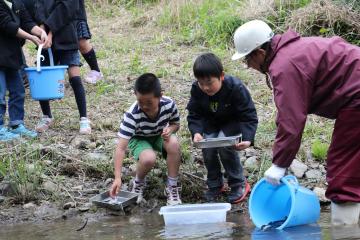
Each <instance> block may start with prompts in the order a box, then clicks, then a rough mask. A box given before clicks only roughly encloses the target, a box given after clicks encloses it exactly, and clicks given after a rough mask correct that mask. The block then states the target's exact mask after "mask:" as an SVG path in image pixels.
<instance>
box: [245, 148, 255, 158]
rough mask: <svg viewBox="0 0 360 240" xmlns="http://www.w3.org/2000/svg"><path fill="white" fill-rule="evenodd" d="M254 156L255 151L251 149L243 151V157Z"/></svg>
mask: <svg viewBox="0 0 360 240" xmlns="http://www.w3.org/2000/svg"><path fill="white" fill-rule="evenodd" d="M256 155H257V152H256V150H255V149H253V148H246V149H245V156H246V157H247V158H249V157H253V156H256Z"/></svg>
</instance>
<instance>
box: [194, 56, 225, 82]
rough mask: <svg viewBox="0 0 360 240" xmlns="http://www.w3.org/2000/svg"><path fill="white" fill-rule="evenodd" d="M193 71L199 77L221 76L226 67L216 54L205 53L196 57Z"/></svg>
mask: <svg viewBox="0 0 360 240" xmlns="http://www.w3.org/2000/svg"><path fill="white" fill-rule="evenodd" d="M193 71H194V75H195V77H196V78H197V79H203V78H209V77H217V78H220V76H221V74H222V73H223V71H224V67H223V65H222V63H221V61H220V59H219V58H218V57H217V56H216V55H215V54H213V53H205V54H201V55H200V56H198V57H197V58H196V60H195V62H194V66H193Z"/></svg>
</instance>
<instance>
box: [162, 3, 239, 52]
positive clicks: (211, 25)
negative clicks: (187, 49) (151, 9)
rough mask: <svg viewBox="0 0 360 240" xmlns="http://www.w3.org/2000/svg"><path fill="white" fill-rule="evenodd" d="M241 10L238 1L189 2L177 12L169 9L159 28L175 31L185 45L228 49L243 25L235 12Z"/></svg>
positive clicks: (172, 8) (166, 9) (171, 8)
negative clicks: (236, 32)
mask: <svg viewBox="0 0 360 240" xmlns="http://www.w3.org/2000/svg"><path fill="white" fill-rule="evenodd" d="M239 6H240V3H239V1H235V0H230V1H222V0H211V1H210V0H204V1H202V2H201V3H198V2H196V1H189V2H186V3H185V4H183V5H180V6H179V7H178V8H176V9H175V10H174V7H173V6H172V5H169V6H166V7H165V9H164V12H163V14H162V15H161V16H160V18H159V19H158V24H159V25H160V26H167V27H172V28H174V30H173V33H174V34H175V36H177V37H178V39H179V40H180V41H182V42H183V43H187V44H194V43H200V44H205V45H208V46H210V47H213V46H216V47H220V48H227V47H228V45H229V43H230V42H231V41H230V40H231V37H232V35H233V33H234V31H235V29H236V28H237V27H239V26H240V25H241V24H242V23H243V20H242V19H240V17H239V16H237V15H236V11H235V9H236V8H237V7H239Z"/></svg>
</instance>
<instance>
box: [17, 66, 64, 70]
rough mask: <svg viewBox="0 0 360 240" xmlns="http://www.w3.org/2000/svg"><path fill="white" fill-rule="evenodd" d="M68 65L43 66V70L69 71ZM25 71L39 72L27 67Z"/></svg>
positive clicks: (34, 68)
mask: <svg viewBox="0 0 360 240" xmlns="http://www.w3.org/2000/svg"><path fill="white" fill-rule="evenodd" d="M67 68H69V66H68V65H56V66H43V67H41V70H51V69H67ZM24 70H25V71H37V69H36V67H27V68H24Z"/></svg>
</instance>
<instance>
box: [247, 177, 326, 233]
mask: <svg viewBox="0 0 360 240" xmlns="http://www.w3.org/2000/svg"><path fill="white" fill-rule="evenodd" d="M249 212H250V218H251V219H252V221H253V223H254V224H255V225H256V227H258V228H264V227H267V226H269V224H270V225H272V224H273V223H275V224H274V226H276V229H283V228H286V227H293V226H298V225H304V224H311V223H316V222H317V221H318V220H319V217H320V202H319V199H318V197H317V196H316V194H315V193H314V192H313V191H311V190H309V189H307V188H304V187H302V186H300V185H299V182H298V181H297V179H296V177H294V176H292V175H288V176H286V177H283V178H282V179H281V184H280V185H279V186H273V185H271V184H269V183H267V182H266V181H265V179H264V178H263V179H261V180H260V181H259V182H258V183H257V184H256V185H255V187H254V189H253V191H252V193H251V195H250V200H249Z"/></svg>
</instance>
